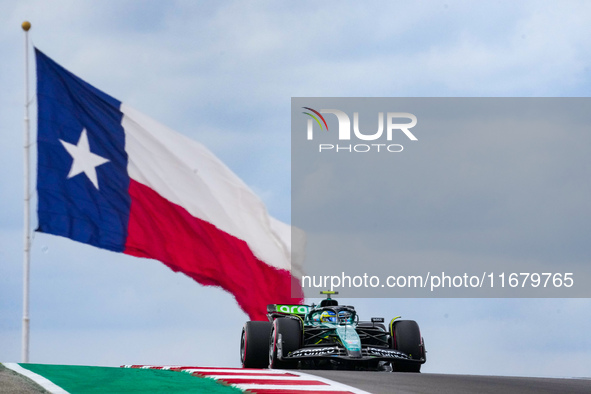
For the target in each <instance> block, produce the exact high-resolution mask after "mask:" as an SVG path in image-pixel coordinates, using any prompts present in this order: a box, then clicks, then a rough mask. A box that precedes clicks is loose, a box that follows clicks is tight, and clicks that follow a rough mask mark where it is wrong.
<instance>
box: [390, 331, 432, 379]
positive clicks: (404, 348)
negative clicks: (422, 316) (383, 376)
mask: <svg viewBox="0 0 591 394" xmlns="http://www.w3.org/2000/svg"><path fill="white" fill-rule="evenodd" d="M390 337H391V340H392V343H391V347H392V348H393V349H396V350H399V351H401V352H403V353H406V354H407V355H408V356H409V357H410V358H411V359H412V360H417V361H423V362H424V361H425V359H426V358H425V345H424V343H423V338H422V337H421V331H420V330H419V325H418V324H417V322H416V321H414V320H398V321H394V322H392V323H391V324H390ZM421 364H422V363H419V362H405V361H404V360H401V361H399V362H394V365H393V367H394V371H395V372H420V371H421Z"/></svg>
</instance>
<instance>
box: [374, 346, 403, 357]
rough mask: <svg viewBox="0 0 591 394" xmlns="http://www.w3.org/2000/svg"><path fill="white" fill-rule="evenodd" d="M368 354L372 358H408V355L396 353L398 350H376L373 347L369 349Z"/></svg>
mask: <svg viewBox="0 0 591 394" xmlns="http://www.w3.org/2000/svg"><path fill="white" fill-rule="evenodd" d="M367 354H368V355H370V356H380V357H393V358H408V356H407V355H406V354H404V353H402V352H399V351H396V350H387V349H376V348H373V347H369V348H367Z"/></svg>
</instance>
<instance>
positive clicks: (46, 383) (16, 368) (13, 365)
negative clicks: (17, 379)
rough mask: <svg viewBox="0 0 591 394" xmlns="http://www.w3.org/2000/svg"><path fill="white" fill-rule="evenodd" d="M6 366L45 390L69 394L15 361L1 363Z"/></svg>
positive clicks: (58, 393)
mask: <svg viewBox="0 0 591 394" xmlns="http://www.w3.org/2000/svg"><path fill="white" fill-rule="evenodd" d="M2 365H4V366H5V367H6V368H8V369H12V370H13V371H14V372H16V373H18V374H21V375H23V376H25V377H27V378H29V379H31V380H32V381H33V382H35V383H37V384H38V385H39V386H41V387H43V388H44V389H45V390H47V391H49V392H50V393H52V394H69V393H68V392H67V391H66V390H64V389H63V388H61V387H60V386H58V385H57V384H55V383H53V382H52V381H51V380H49V379H46V378H44V377H43V376H41V375H38V374H36V373H35V372H32V371H29V370H28V369H26V368H23V367H21V366H20V365H18V364H17V363H2Z"/></svg>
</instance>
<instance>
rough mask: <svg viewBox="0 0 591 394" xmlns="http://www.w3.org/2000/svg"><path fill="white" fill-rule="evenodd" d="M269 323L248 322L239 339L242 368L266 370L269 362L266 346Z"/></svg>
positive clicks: (267, 343)
mask: <svg viewBox="0 0 591 394" xmlns="http://www.w3.org/2000/svg"><path fill="white" fill-rule="evenodd" d="M270 333H271V323H270V322H268V321H248V322H246V324H245V325H244V327H243V328H242V336H241V338H240V363H241V364H242V368H266V367H267V365H268V362H269V357H268V351H267V349H268V346H269V335H270Z"/></svg>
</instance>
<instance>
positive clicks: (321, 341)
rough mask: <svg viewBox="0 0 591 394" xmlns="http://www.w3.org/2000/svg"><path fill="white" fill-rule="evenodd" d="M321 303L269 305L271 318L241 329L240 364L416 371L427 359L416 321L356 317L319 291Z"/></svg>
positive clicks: (249, 365)
mask: <svg viewBox="0 0 591 394" xmlns="http://www.w3.org/2000/svg"><path fill="white" fill-rule="evenodd" d="M320 293H321V294H325V295H326V299H324V300H322V301H321V302H320V304H319V305H314V304H312V305H275V304H272V305H268V306H267V317H268V319H269V321H248V322H246V324H245V325H244V328H243V329H242V337H241V340H240V362H241V363H242V367H243V368H267V367H269V368H281V369H291V368H302V369H306V368H308V369H356V370H384V371H396V372H420V370H421V365H422V364H424V363H425V361H426V360H427V357H426V351H425V344H424V341H423V338H422V337H421V333H420V331H419V326H418V324H417V323H416V322H415V321H414V320H400V316H398V317H395V318H394V319H392V321H391V322H390V324H389V325H388V328H386V327H385V326H384V318H383V317H373V318H372V319H371V321H359V317H358V315H357V313H356V312H355V308H354V307H352V306H345V305H339V304H338V302H337V300H334V299H332V298H331V297H330V296H331V295H333V294H337V293H336V292H334V291H322V292H320Z"/></svg>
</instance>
